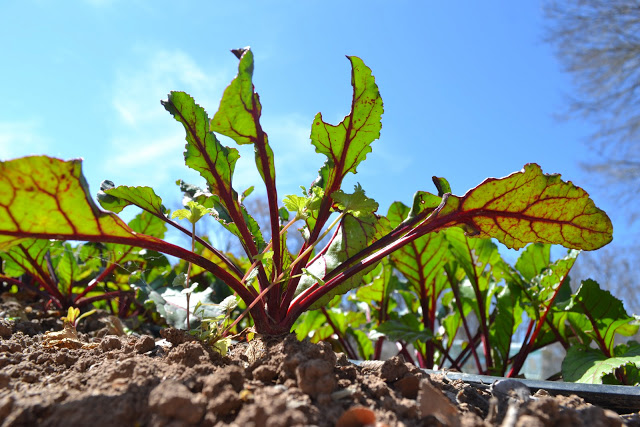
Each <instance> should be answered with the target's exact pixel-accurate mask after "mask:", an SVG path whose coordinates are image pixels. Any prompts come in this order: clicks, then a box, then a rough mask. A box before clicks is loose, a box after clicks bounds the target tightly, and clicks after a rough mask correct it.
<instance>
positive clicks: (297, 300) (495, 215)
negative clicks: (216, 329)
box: [0, 48, 613, 335]
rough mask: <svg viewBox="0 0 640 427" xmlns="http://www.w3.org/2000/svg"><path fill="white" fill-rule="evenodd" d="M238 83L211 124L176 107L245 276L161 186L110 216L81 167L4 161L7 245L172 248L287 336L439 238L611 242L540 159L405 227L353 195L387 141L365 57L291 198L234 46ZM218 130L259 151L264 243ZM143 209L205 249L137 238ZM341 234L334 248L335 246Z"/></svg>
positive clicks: (422, 202) (442, 194)
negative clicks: (180, 215)
mask: <svg viewBox="0 0 640 427" xmlns="http://www.w3.org/2000/svg"><path fill="white" fill-rule="evenodd" d="M234 53H235V54H236V56H238V58H239V61H240V62H239V68H238V75H237V76H236V77H235V79H234V80H233V81H232V82H231V84H230V85H229V86H228V87H227V89H226V90H225V92H224V94H223V97H222V100H221V102H220V107H219V109H218V111H217V113H215V114H214V115H213V117H212V118H209V116H208V115H207V113H206V112H205V110H204V109H203V108H202V107H201V106H199V105H198V104H196V102H195V101H194V100H193V98H192V97H191V96H189V95H188V94H186V93H184V92H171V93H170V94H169V96H168V99H167V100H165V101H162V105H163V106H164V108H165V109H166V110H167V111H168V112H169V113H170V114H171V115H172V116H173V117H174V118H175V120H177V121H178V122H179V123H180V124H181V125H182V126H183V127H184V130H185V132H186V145H185V150H184V159H185V164H186V165H187V166H188V167H190V168H192V169H194V170H196V171H198V172H199V173H200V175H201V176H202V178H203V179H204V181H205V182H206V186H205V187H203V188H201V189H200V188H196V187H188V188H186V187H183V190H184V191H185V193H186V194H187V195H188V196H189V201H191V202H193V204H192V205H190V209H192V210H193V209H196V208H197V207H198V206H199V207H200V208H198V209H200V210H201V211H202V212H205V214H204V215H206V216H212V217H214V218H215V219H216V220H217V221H218V222H220V224H222V225H223V226H224V227H225V228H226V229H227V230H229V231H230V232H231V233H232V234H233V235H235V236H236V237H237V238H238V239H239V241H240V243H241V245H242V248H243V250H244V252H245V253H246V256H247V257H248V259H249V262H250V264H249V266H248V267H247V268H240V266H238V265H237V264H236V263H235V262H233V260H232V259H230V258H229V257H228V256H227V255H225V254H224V253H223V252H221V251H220V250H218V249H216V248H214V247H213V246H211V245H210V244H209V243H208V242H207V241H206V240H204V239H202V238H199V237H198V236H195V235H194V234H193V233H192V231H191V230H189V229H186V228H184V227H182V226H180V225H179V224H178V223H176V222H174V221H173V220H172V219H171V218H170V213H169V212H168V211H167V210H166V209H165V208H164V206H163V205H162V200H161V199H160V198H159V197H158V196H157V195H156V194H155V192H154V191H153V190H152V189H151V188H149V187H128V186H117V187H116V186H111V185H105V186H103V190H102V194H101V196H100V197H99V201H100V204H101V205H102V207H103V208H105V209H108V210H109V211H110V212H106V211H103V210H101V209H99V208H98V207H97V206H96V205H95V203H94V202H93V201H92V199H91V197H90V196H89V192H88V188H87V185H86V182H85V179H84V177H83V175H82V171H81V161H80V160H70V161H62V160H59V159H55V158H51V157H46V156H35V157H25V158H20V159H16V160H10V161H5V162H2V163H1V164H0V250H3V251H8V250H11V248H12V247H15V246H16V245H20V244H21V243H24V242H25V241H26V239H55V240H80V241H92V242H103V243H110V244H121V245H129V246H132V247H139V248H145V249H148V250H153V251H158V252H162V253H165V254H168V255H172V256H175V257H178V258H181V259H183V260H185V261H186V262H188V263H190V264H191V265H193V266H198V267H200V268H202V269H205V270H207V271H209V272H210V273H211V274H213V275H214V276H215V277H217V278H218V279H220V280H221V281H223V282H224V283H225V284H227V285H228V286H229V287H230V288H231V289H232V290H233V292H234V293H235V294H237V296H239V297H240V298H241V299H242V301H243V302H244V304H245V305H246V306H247V307H248V310H249V311H250V314H251V317H252V319H253V322H254V325H255V330H256V332H258V333H261V334H272V335H273V334H283V333H288V332H289V331H290V330H291V327H292V325H293V324H294V322H295V321H296V319H298V318H299V317H300V315H302V314H303V313H304V312H306V311H307V310H315V309H319V308H322V307H324V306H325V305H326V304H328V302H329V301H331V299H332V298H334V297H335V296H337V295H342V294H344V293H346V292H348V291H349V290H351V289H352V288H354V287H357V286H359V285H360V284H361V283H362V280H361V279H362V277H363V276H364V275H365V274H367V273H368V272H370V271H371V270H372V269H373V268H374V267H375V266H376V265H377V264H378V263H379V262H380V261H381V260H382V259H383V258H385V257H386V256H387V255H389V254H392V253H394V252H395V251H397V250H399V249H401V248H403V247H405V246H406V245H409V244H411V243H412V242H415V241H416V240H417V239H420V238H421V237H423V236H426V235H437V233H438V231H440V230H444V229H446V228H451V227H458V228H462V229H463V230H464V231H465V233H466V235H467V236H470V237H480V238H495V239H497V240H498V241H500V242H501V243H503V244H505V245H506V246H508V247H510V248H516V249H519V248H522V247H524V246H525V245H526V244H527V243H530V242H543V243H552V244H561V245H563V246H565V247H567V248H575V249H584V250H594V249H597V248H599V247H601V246H604V245H606V244H607V243H608V242H610V241H611V239H612V232H613V229H612V224H611V221H610V220H609V218H608V217H607V215H606V214H605V213H604V212H603V211H602V210H600V209H599V208H597V207H596V206H595V204H594V202H593V201H592V200H591V199H590V198H589V195H588V194H587V193H586V192H585V191H584V190H582V189H581V188H579V187H576V186H575V185H573V184H572V183H571V182H564V181H562V180H561V177H560V176H559V175H545V174H543V173H542V171H541V168H540V167H539V166H538V165H536V164H527V165H525V166H524V169H523V170H521V171H520V172H516V173H513V174H511V175H509V176H507V177H505V178H501V179H496V178H489V179H487V180H485V181H484V182H482V183H481V184H480V185H478V186H477V187H475V188H473V189H471V190H469V191H468V192H467V193H466V194H465V195H464V196H455V195H453V194H451V191H450V188H449V184H448V183H447V181H446V180H444V179H436V181H435V182H436V186H437V187H438V194H431V193H428V192H424V191H419V192H418V193H416V195H415V197H414V200H413V203H412V208H411V209H410V210H408V211H407V212H406V213H405V214H403V216H402V218H401V220H400V221H394V222H392V221H390V219H389V218H386V217H384V216H381V215H378V214H377V213H376V212H377V210H378V204H377V203H376V202H375V201H374V200H373V199H371V198H369V197H368V196H367V195H366V194H365V192H364V190H363V189H362V188H361V187H360V186H359V185H358V186H356V187H355V188H354V189H353V191H351V192H349V190H348V189H344V188H343V186H342V183H343V180H344V178H345V177H346V176H347V175H348V174H349V173H354V174H355V173H356V171H357V167H358V166H359V165H360V163H361V162H362V161H364V160H365V158H366V156H367V154H368V153H369V152H370V151H371V149H372V147H371V145H372V143H373V142H374V141H375V140H376V139H378V138H379V136H380V130H381V116H382V113H383V107H382V99H381V97H380V93H379V91H378V86H377V85H376V83H375V79H374V77H373V76H372V74H371V70H370V69H369V68H367V66H366V65H365V64H364V62H363V61H362V60H361V59H359V58H357V57H355V56H351V57H348V60H349V62H350V64H351V84H352V87H353V96H352V102H351V110H350V112H349V114H348V115H347V116H346V117H345V118H344V120H343V121H342V122H341V123H339V124H337V125H331V124H328V123H326V122H325V121H324V120H323V117H322V114H320V113H318V114H317V115H316V117H315V118H314V119H313V122H312V125H311V143H312V144H313V146H314V147H315V149H316V152H318V153H320V154H322V155H324V156H326V161H325V163H324V165H323V166H322V167H320V169H319V175H318V178H317V179H316V180H315V181H314V182H313V183H311V184H310V186H309V188H308V190H307V189H305V190H304V191H303V194H302V195H288V196H286V197H284V198H283V199H282V203H281V202H280V198H279V195H278V192H277V189H276V188H277V187H276V170H275V167H274V153H273V151H272V148H271V145H270V143H269V139H268V136H267V133H266V132H265V131H264V130H263V128H262V126H261V124H260V116H261V112H262V106H261V104H260V98H259V96H258V94H257V93H256V92H255V91H254V86H253V83H252V77H253V71H254V62H253V53H252V52H251V50H250V49H248V48H246V49H239V50H235V51H234ZM216 134H221V135H225V136H227V137H230V138H231V139H233V140H235V142H236V143H237V144H240V145H245V144H247V145H253V147H254V150H255V162H256V167H257V169H258V171H259V173H260V176H261V177H262V180H263V183H264V187H265V189H266V195H267V199H268V205H269V212H270V226H269V234H270V235H271V239H270V241H269V242H267V241H265V238H264V237H263V233H262V231H261V230H260V227H259V226H258V223H257V222H256V221H255V220H254V219H253V218H252V217H251V215H250V214H249V212H248V211H247V209H246V208H245V206H244V204H243V199H244V197H246V196H247V195H248V191H245V192H238V191H237V190H236V189H235V188H234V187H233V174H234V169H235V165H236V162H237V160H238V158H239V154H238V150H237V149H235V148H233V147H227V146H224V145H222V144H221V142H220V141H219V140H218V138H217V137H216ZM129 205H135V206H138V207H139V208H142V209H143V210H144V211H146V212H148V213H149V214H151V215H153V216H154V217H156V218H158V219H159V220H161V221H164V222H165V223H167V224H168V225H170V226H172V227H175V228H177V229H179V230H180V231H181V232H183V233H184V234H186V235H187V236H189V237H191V238H192V239H193V240H194V241H195V242H196V244H197V245H201V246H202V248H203V249H202V251H201V252H199V253H198V252H196V251H192V250H190V248H183V247H180V246H177V245H174V244H171V243H169V242H166V241H164V240H163V239H162V238H160V237H157V236H153V235H148V234H145V233H141V232H137V231H135V230H133V229H132V228H131V227H129V226H127V225H126V224H125V222H124V221H122V220H121V219H120V218H119V217H118V216H117V215H116V214H117V213H119V212H120V211H121V210H122V209H123V208H124V207H126V206H129ZM298 221H301V222H302V224H303V226H302V229H301V230H302V234H303V237H304V244H303V245H302V248H301V249H300V250H299V251H298V252H297V253H291V252H290V251H289V250H288V248H287V238H286V237H287V233H289V232H290V230H291V226H292V225H293V224H295V223H296V222H298ZM325 236H328V243H327V244H323V245H320V242H324V240H323V238H324V237H325Z"/></svg>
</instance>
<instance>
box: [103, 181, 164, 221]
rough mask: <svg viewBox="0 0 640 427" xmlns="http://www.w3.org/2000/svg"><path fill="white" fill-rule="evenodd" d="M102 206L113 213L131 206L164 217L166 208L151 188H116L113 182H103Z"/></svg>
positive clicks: (121, 186) (123, 186)
mask: <svg viewBox="0 0 640 427" xmlns="http://www.w3.org/2000/svg"><path fill="white" fill-rule="evenodd" d="M98 202H100V205H101V206H102V207H103V208H105V209H108V210H110V211H111V212H115V213H119V212H120V211H122V209H124V208H125V207H127V206H129V205H135V206H138V207H139V208H142V209H144V210H145V211H149V212H151V213H154V214H157V215H160V216H162V215H164V214H165V212H166V208H165V207H164V206H163V205H162V199H161V198H160V196H158V195H157V194H156V193H155V191H153V189H152V188H150V187H128V186H126V185H120V186H118V187H116V186H114V184H113V182H111V181H103V182H102V184H101V185H100V192H99V193H98Z"/></svg>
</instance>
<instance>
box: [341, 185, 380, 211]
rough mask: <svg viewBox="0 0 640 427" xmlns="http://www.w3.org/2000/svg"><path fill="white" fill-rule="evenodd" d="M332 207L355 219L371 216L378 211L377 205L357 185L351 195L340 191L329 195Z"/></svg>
mask: <svg viewBox="0 0 640 427" xmlns="http://www.w3.org/2000/svg"><path fill="white" fill-rule="evenodd" d="M331 198H332V199H333V201H334V207H335V208H337V209H338V210H339V211H342V212H348V213H350V214H351V215H353V216H355V217H359V216H362V215H367V214H372V213H374V212H375V211H377V210H378V203H377V202H376V201H375V200H373V199H370V198H368V197H367V196H366V195H365V192H364V190H363V189H362V187H361V186H360V184H357V185H356V186H355V189H354V191H353V193H352V194H346V193H345V192H344V191H342V190H338V191H334V192H333V193H331Z"/></svg>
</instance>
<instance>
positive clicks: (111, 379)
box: [0, 304, 640, 427]
mask: <svg viewBox="0 0 640 427" xmlns="http://www.w3.org/2000/svg"><path fill="white" fill-rule="evenodd" d="M15 308H16V307H15V306H7V304H3V305H2V306H0V319H3V318H4V319H6V318H7V317H11V316H12V315H15V313H14V314H12V313H11V311H12V310H13V309H15ZM19 312H20V315H21V316H22V319H17V320H15V319H14V320H0V425H1V426H3V427H5V426H35V425H38V426H63V425H64V426H67V427H68V426H92V427H99V426H176V427H177V426H190V425H194V426H239V427H245V426H265V427H277V426H334V425H337V426H340V427H352V426H354V427H355V426H365V425H376V426H423V425H424V426H445V425H449V426H491V425H502V426H567V425H573V426H581V425H584V426H621V425H640V421H639V416H638V414H633V415H627V416H621V415H619V414H617V413H615V412H613V411H610V410H606V409H603V408H600V407H597V406H592V405H590V404H588V403H585V402H584V401H583V400H581V399H580V398H578V397H576V396H556V397H551V396H549V395H548V394H546V393H545V392H544V391H538V392H537V393H536V394H535V395H529V393H528V390H526V388H525V389H523V388H522V383H518V382H517V381H513V380H511V381H506V382H503V383H500V384H496V385H494V386H493V387H492V388H491V389H478V388H474V387H473V386H471V385H469V384H467V383H464V382H462V381H460V380H457V381H451V380H449V379H448V378H447V377H446V375H431V376H429V375H427V374H426V373H424V372H423V371H421V370H420V369H418V368H416V367H414V366H413V365H411V364H408V363H404V361H403V360H402V359H400V358H399V357H395V358H391V359H389V360H386V361H384V362H364V363H362V364H361V365H358V366H356V365H354V364H352V363H350V362H349V361H348V360H347V358H346V357H345V356H344V355H343V354H336V353H335V352H334V351H333V350H332V348H331V346H330V345H329V344H328V343H319V344H311V343H309V342H300V341H297V340H296V339H295V336H293V335H286V336H282V337H270V338H256V339H254V340H252V341H250V342H248V343H239V344H236V345H234V346H233V347H232V348H231V350H230V352H229V354H228V355H227V356H226V357H223V356H221V355H220V354H218V353H216V352H214V351H212V350H211V349H210V348H207V347H206V346H204V345H203V344H201V343H200V342H199V341H197V340H195V339H194V338H193V337H191V336H190V335H188V334H186V333H185V332H183V331H180V330H176V329H164V330H162V332H161V335H162V338H160V337H152V336H150V335H141V336H135V335H129V336H126V335H124V336H123V335H117V334H118V333H122V328H120V327H118V323H119V322H118V321H117V319H112V321H111V322H108V323H109V325H108V326H105V323H103V322H97V321H95V320H91V319H92V318H93V317H94V316H92V317H90V318H88V319H87V321H86V325H85V331H86V330H88V329H92V328H93V332H91V333H82V332H79V333H77V334H74V333H73V332H74V331H69V330H66V331H65V330H64V329H63V328H62V323H61V322H60V320H59V316H58V317H55V316H53V317H46V316H45V317H40V318H34V316H33V315H30V316H27V315H25V314H24V310H22V311H20V310H19ZM92 324H93V325H92ZM51 330H57V331H62V332H58V333H57V334H52V333H51V332H48V333H47V331H51Z"/></svg>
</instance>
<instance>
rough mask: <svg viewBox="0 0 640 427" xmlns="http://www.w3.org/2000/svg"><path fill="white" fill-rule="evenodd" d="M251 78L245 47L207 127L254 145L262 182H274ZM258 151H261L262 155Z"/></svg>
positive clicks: (250, 60)
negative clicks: (234, 75)
mask: <svg viewBox="0 0 640 427" xmlns="http://www.w3.org/2000/svg"><path fill="white" fill-rule="evenodd" d="M252 79H253V52H251V50H250V49H246V50H244V51H243V54H242V56H241V57H240V64H239V65H238V75H237V76H236V78H235V79H233V81H232V82H231V84H230V85H229V86H228V87H227V88H226V89H225V91H224V95H223V96H222V100H221V101H220V108H219V109H218V112H217V113H216V114H215V115H214V116H213V119H211V130H212V131H213V132H218V133H220V134H222V135H225V136H228V137H229V138H232V139H233V140H234V141H236V142H237V143H238V144H240V145H243V144H256V146H257V148H258V150H256V165H257V166H258V170H259V172H260V175H261V176H262V179H263V180H264V181H265V183H266V182H274V180H275V174H276V173H275V168H274V165H273V151H272V150H271V147H269V143H268V138H267V134H266V133H265V132H264V131H263V130H262V126H261V125H260V115H261V114H262V105H261V104H260V96H258V94H257V93H255V92H254V89H253V82H252ZM260 150H264V158H263V156H261V153H260ZM265 175H267V176H265ZM267 185H270V184H267Z"/></svg>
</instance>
